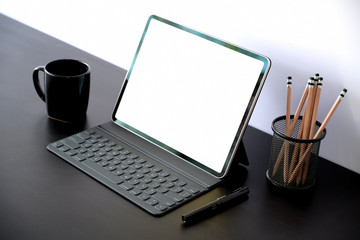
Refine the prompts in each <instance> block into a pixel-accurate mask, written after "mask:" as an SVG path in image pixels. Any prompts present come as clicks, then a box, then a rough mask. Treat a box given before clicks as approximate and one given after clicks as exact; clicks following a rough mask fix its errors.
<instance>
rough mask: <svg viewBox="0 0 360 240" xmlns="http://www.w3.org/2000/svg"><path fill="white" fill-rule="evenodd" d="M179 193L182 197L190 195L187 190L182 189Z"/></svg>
mask: <svg viewBox="0 0 360 240" xmlns="http://www.w3.org/2000/svg"><path fill="white" fill-rule="evenodd" d="M179 195H180V196H182V197H183V198H188V197H191V194H190V193H189V192H187V191H182V192H181V193H179Z"/></svg>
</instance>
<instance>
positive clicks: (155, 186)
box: [149, 182, 160, 188]
mask: <svg viewBox="0 0 360 240" xmlns="http://www.w3.org/2000/svg"><path fill="white" fill-rule="evenodd" d="M149 187H151V188H158V187H160V184H159V183H157V182H152V183H149Z"/></svg>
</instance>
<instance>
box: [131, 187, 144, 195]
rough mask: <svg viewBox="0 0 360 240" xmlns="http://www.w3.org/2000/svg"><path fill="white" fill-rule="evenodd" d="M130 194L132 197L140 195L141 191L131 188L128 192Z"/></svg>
mask: <svg viewBox="0 0 360 240" xmlns="http://www.w3.org/2000/svg"><path fill="white" fill-rule="evenodd" d="M130 193H132V194H134V195H139V194H141V193H142V191H141V190H139V189H137V188H133V189H131V190H130Z"/></svg>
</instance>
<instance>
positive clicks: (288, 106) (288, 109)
mask: <svg viewBox="0 0 360 240" xmlns="http://www.w3.org/2000/svg"><path fill="white" fill-rule="evenodd" d="M291 84H292V81H291V77H290V76H289V77H288V79H287V94H286V119H285V124H286V125H285V135H286V136H288V137H290V136H291V134H290V131H289V130H290V112H291ZM284 143H285V155H284V167H283V169H284V170H283V176H284V183H286V182H287V179H288V175H289V173H288V167H289V142H288V141H285V142H284Z"/></svg>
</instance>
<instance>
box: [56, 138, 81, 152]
mask: <svg viewBox="0 0 360 240" xmlns="http://www.w3.org/2000/svg"><path fill="white" fill-rule="evenodd" d="M60 142H61V143H63V144H65V145H66V146H68V147H69V148H72V149H77V148H79V147H80V145H79V144H78V143H76V142H74V141H72V140H70V138H65V139H63V140H61V141H60Z"/></svg>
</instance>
